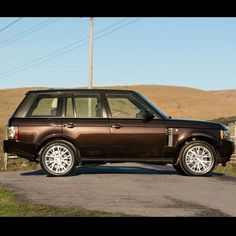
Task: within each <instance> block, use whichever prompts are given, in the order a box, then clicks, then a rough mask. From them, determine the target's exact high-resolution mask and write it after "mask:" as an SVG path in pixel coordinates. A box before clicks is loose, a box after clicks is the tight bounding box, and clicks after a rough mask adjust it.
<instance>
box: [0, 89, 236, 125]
mask: <svg viewBox="0 0 236 236" xmlns="http://www.w3.org/2000/svg"><path fill="white" fill-rule="evenodd" d="M109 88H116V89H132V90H137V91H140V92H141V93H143V94H144V95H145V96H146V97H148V98H149V99H150V100H152V101H153V102H154V103H156V104H157V105H158V106H159V107H160V108H161V109H162V110H163V111H165V112H166V113H167V114H169V115H171V116H172V117H176V118H191V119H203V120H210V119H215V118H219V117H229V116H235V115H236V110H235V109H234V107H235V105H236V90H234V93H232V94H234V96H232V94H231V92H228V91H227V90H226V91H203V90H199V89H194V88H187V87H177V86H160V85H135V86H115V87H109ZM32 89H39V88H17V89H2V90H0V112H1V115H0V127H4V126H5V125H6V123H7V120H8V118H9V117H10V116H11V114H12V113H13V111H14V110H15V109H16V107H17V106H18V104H19V103H20V101H21V100H22V99H23V97H24V95H25V93H26V92H27V91H28V90H32ZM230 91H231V90H230ZM229 94H230V95H229Z"/></svg>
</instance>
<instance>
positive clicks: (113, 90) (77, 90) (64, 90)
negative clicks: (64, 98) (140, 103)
mask: <svg viewBox="0 0 236 236" xmlns="http://www.w3.org/2000/svg"><path fill="white" fill-rule="evenodd" d="M86 91H87V92H108V93H113V92H114V93H117V92H119V93H136V91H134V90H122V89H88V88H79V89H57V88H51V89H43V90H30V91H28V92H27V93H26V94H29V93H57V92H58V93H66V92H86Z"/></svg>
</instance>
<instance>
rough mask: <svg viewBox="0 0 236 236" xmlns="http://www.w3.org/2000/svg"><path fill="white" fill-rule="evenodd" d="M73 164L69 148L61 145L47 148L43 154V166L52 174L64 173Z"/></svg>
mask: <svg viewBox="0 0 236 236" xmlns="http://www.w3.org/2000/svg"><path fill="white" fill-rule="evenodd" d="M72 165H73V158H72V154H71V152H70V150H69V149H68V148H66V147H64V146H62V145H55V146H52V147H51V148H49V149H48V150H47V152H46V154H45V167H46V168H47V169H48V170H49V171H50V172H52V173H53V174H57V175H60V174H65V173H66V172H68V170H70V168H71V166H72Z"/></svg>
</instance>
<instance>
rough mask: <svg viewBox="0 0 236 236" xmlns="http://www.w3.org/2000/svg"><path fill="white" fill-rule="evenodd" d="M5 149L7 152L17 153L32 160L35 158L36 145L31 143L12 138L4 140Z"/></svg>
mask: <svg viewBox="0 0 236 236" xmlns="http://www.w3.org/2000/svg"><path fill="white" fill-rule="evenodd" d="M3 149H4V152H6V153H9V154H15V155H17V156H19V157H22V158H26V159H30V160H32V159H34V158H35V146H34V145H33V144H31V143H22V142H16V141H15V140H11V139H9V140H4V141H3Z"/></svg>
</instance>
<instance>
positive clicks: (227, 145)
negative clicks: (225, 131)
mask: <svg viewBox="0 0 236 236" xmlns="http://www.w3.org/2000/svg"><path fill="white" fill-rule="evenodd" d="M234 150H235V144H234V142H233V141H231V140H223V141H221V143H220V144H219V153H220V157H219V163H221V162H228V161H230V157H231V155H232V154H233V153H234Z"/></svg>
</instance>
